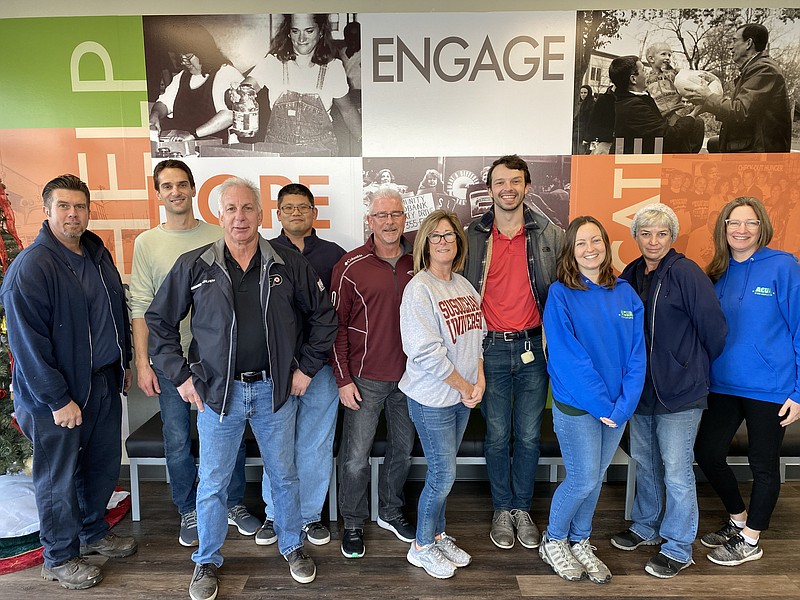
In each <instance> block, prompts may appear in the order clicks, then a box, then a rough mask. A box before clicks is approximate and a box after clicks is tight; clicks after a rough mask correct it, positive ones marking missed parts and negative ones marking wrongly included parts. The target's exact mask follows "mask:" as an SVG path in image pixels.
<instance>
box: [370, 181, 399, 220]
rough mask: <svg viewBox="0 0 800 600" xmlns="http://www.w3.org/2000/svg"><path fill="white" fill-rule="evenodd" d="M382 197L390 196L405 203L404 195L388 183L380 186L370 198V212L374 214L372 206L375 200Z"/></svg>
mask: <svg viewBox="0 0 800 600" xmlns="http://www.w3.org/2000/svg"><path fill="white" fill-rule="evenodd" d="M381 198H390V199H392V200H397V201H398V202H400V204H402V203H403V196H402V195H401V194H400V192H398V191H397V190H396V189H394V188H393V187H389V186H388V185H386V186H383V187H379V188H378V189H377V191H375V192H373V194H372V198H370V200H369V208H368V212H369V214H372V206H373V205H374V204H375V201H376V200H380V199H381Z"/></svg>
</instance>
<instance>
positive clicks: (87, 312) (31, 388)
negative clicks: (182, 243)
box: [0, 175, 136, 589]
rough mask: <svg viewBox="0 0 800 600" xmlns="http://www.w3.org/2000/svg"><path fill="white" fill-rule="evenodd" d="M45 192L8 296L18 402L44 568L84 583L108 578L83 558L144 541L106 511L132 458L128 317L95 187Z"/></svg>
mask: <svg viewBox="0 0 800 600" xmlns="http://www.w3.org/2000/svg"><path fill="white" fill-rule="evenodd" d="M42 199H43V201H44V213H45V215H47V220H45V222H44V223H43V224H42V229H41V231H40V232H39V235H38V236H37V237H36V240H35V241H34V243H33V244H31V245H30V246H29V247H27V248H25V250H23V251H22V252H21V253H20V254H19V256H18V257H17V258H16V260H15V261H14V262H13V263H12V265H11V267H10V268H9V270H8V273H7V274H6V277H5V279H4V280H3V287H2V290H0V300H2V302H3V305H4V306H5V310H6V317H7V320H8V338H9V345H10V348H11V352H12V354H13V355H14V371H13V375H12V377H13V384H14V410H15V411H16V416H17V420H18V421H19V424H20V427H21V428H22V431H23V433H24V434H25V435H26V437H28V438H29V439H30V440H31V441H32V442H33V456H34V460H33V483H34V488H35V493H36V507H37V509H38V512H39V525H40V531H39V537H40V539H41V541H42V545H43V546H44V566H43V567H42V577H43V578H45V579H48V580H51V581H56V580H57V581H59V582H60V583H61V585H62V586H63V587H65V588H67V589H85V588H89V587H92V586H93V585H96V584H97V583H99V582H100V581H102V579H103V575H102V573H101V571H100V569H99V568H98V567H97V566H95V565H91V564H89V563H87V562H85V561H84V560H83V558H82V557H81V555H83V554H103V555H104V556H109V557H114V558H122V557H125V556H130V555H131V554H133V553H134V552H136V541H135V540H134V539H133V538H132V537H123V536H117V535H115V534H113V533H109V532H108V523H106V521H105V519H104V516H105V511H106V505H107V504H108V500H109V498H110V497H111V494H112V493H113V492H114V487H115V486H116V484H117V479H118V478H119V466H120V460H121V458H122V443H121V433H120V429H121V424H122V403H121V401H120V392H122V391H127V389H128V387H129V386H130V381H131V372H130V369H129V368H128V364H129V363H130V358H131V344H130V324H129V321H128V312H127V308H126V306H125V293H124V291H123V288H122V280H121V279H120V276H119V272H118V271H117V269H116V267H115V266H114V262H113V261H112V260H111V255H110V254H109V252H108V250H106V248H105V246H104V245H103V242H102V240H101V239H100V238H99V237H98V236H97V235H95V234H94V233H92V232H90V231H87V229H86V227H87V226H88V223H89V188H88V187H87V186H86V184H85V183H84V182H82V181H81V180H80V179H78V178H77V177H75V176H74V175H62V176H61V177H57V178H56V179H53V180H52V181H50V182H49V183H48V184H47V185H45V186H44V189H43V191H42Z"/></svg>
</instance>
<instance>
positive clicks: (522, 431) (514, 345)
mask: <svg viewBox="0 0 800 600" xmlns="http://www.w3.org/2000/svg"><path fill="white" fill-rule="evenodd" d="M529 341H530V348H531V350H532V351H533V354H534V356H535V360H534V361H533V362H531V363H528V364H525V363H523V362H522V359H521V358H520V356H521V355H522V353H523V352H525V349H526V348H525V342H526V340H524V339H520V340H511V341H508V342H506V341H503V340H495V339H493V338H492V337H491V336H487V337H486V339H485V340H484V342H483V372H484V375H485V377H486V391H485V392H484V394H483V401H482V402H481V413H482V414H483V418H484V420H485V421H486V442H485V444H484V454H485V456H486V470H487V473H488V475H489V483H490V484H491V490H492V504H493V505H494V509H495V510H512V509H515V508H518V509H522V510H530V508H531V498H533V485H534V482H535V481H536V468H537V467H538V466H539V436H540V433H541V428H542V414H543V413H544V406H545V403H546V402H547V385H548V382H549V381H550V380H549V378H548V376H547V362H546V360H545V356H544V351H543V350H542V337H541V336H536V337H532V338H530V340H529ZM512 398H513V399H512ZM512 428H513V429H512ZM512 430H513V433H514V448H513V462H512V459H511V455H510V453H509V450H510V444H511V433H512Z"/></svg>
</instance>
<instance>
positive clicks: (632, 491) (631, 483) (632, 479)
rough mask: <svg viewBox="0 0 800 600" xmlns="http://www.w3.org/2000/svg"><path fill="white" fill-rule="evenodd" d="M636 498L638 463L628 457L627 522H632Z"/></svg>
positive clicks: (626, 487) (626, 485) (626, 486)
mask: <svg viewBox="0 0 800 600" xmlns="http://www.w3.org/2000/svg"><path fill="white" fill-rule="evenodd" d="M635 496H636V461H635V460H633V459H632V458H630V457H628V477H627V480H626V483H625V520H626V521H630V520H631V511H632V510H633V499H634V497H635Z"/></svg>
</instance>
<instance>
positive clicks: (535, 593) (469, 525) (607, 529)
mask: <svg viewBox="0 0 800 600" xmlns="http://www.w3.org/2000/svg"><path fill="white" fill-rule="evenodd" d="M745 487H746V486H745ZM420 489H421V483H419V482H411V483H409V485H408V488H407V495H408V497H409V500H410V502H409V504H410V505H411V504H413V505H414V506H415V504H416V499H417V496H418V494H419V491H420ZM553 489H554V484H548V483H537V492H536V496H537V497H536V499H535V500H534V507H533V517H534V520H535V522H536V523H537V525H539V526H540V527H543V526H544V525H545V523H546V521H547V511H548V508H549V498H550V497H551V495H552V492H553ZM624 492H625V488H624V484H623V483H609V484H606V486H605V487H604V490H603V494H602V496H601V498H600V503H599V506H598V510H597V514H596V516H595V521H594V534H593V536H592V542H593V543H594V544H595V545H596V546H597V547H598V550H597V554H598V556H599V557H600V558H601V559H602V560H604V561H605V562H606V564H608V566H609V567H610V569H611V571H612V573H613V574H614V578H613V580H612V581H611V582H610V583H608V584H606V585H596V584H593V583H591V582H589V581H586V580H584V581H581V582H578V583H569V582H566V581H563V580H561V579H559V578H558V577H556V576H555V575H553V574H552V572H551V570H550V568H549V567H548V566H547V565H545V564H544V563H543V562H542V561H541V560H540V558H539V556H538V553H537V551H535V550H527V549H525V548H522V547H521V546H519V544H517V545H516V546H515V547H514V548H513V549H511V550H499V549H497V548H495V546H494V545H492V543H491V541H490V540H489V536H488V530H489V520H490V518H491V509H490V507H491V502H490V495H489V489H488V484H487V483H486V482H459V483H457V484H456V487H455V489H454V491H453V493H452V494H451V496H450V502H449V506H448V527H447V531H448V533H449V534H451V535H453V536H454V537H456V538H458V544H459V545H460V546H461V547H463V548H464V549H465V550H467V551H468V552H470V553H471V554H472V556H473V563H472V565H470V566H469V567H467V568H464V569H459V570H458V572H457V574H456V576H455V577H453V578H452V579H449V580H445V581H439V580H435V579H433V578H431V577H429V576H428V575H426V574H425V572H424V571H422V569H417V568H415V567H413V566H411V565H410V564H409V563H408V562H407V561H406V558H405V554H406V551H407V549H408V545H407V544H404V543H402V542H400V541H398V540H397V539H396V538H395V537H394V536H393V535H392V534H390V533H389V532H386V531H384V530H382V529H379V528H378V527H377V526H375V525H374V524H370V525H368V526H367V528H366V530H365V541H366V547H367V553H366V556H365V557H364V558H362V559H360V560H346V559H345V558H344V557H343V556H342V555H341V553H340V550H339V538H340V536H339V529H338V528H337V527H332V534H333V540H332V541H331V543H330V544H328V545H326V546H321V547H315V546H307V549H308V550H309V553H310V554H311V555H312V556H313V557H314V559H315V561H316V563H317V579H316V581H314V582H313V583H311V584H309V585H300V584H297V583H295V582H294V581H293V580H292V579H291V577H290V575H289V570H288V566H287V564H286V563H285V562H284V561H283V560H282V559H281V558H280V556H279V554H278V550H277V547H276V546H275V545H273V546H266V547H264V546H256V545H255V544H254V543H253V540H252V538H245V537H242V536H240V535H239V534H238V533H237V532H236V530H235V529H234V528H233V527H231V528H230V529H229V533H228V539H227V541H226V543H225V547H224V548H223V552H224V555H225V565H224V566H223V567H222V569H221V570H220V576H221V583H220V594H219V598H222V599H227V598H231V599H233V598H236V599H246V600H256V599H262V598H263V599H267V598H270V599H273V598H277V599H282V598H303V599H312V598H313V599H317V598H337V599H342V600H360V599H366V598H380V599H383V600H388V599H392V600H394V599H398V600H401V599H413V598H419V599H431V600H438V599H440V598H492V599H495V600H501V599H505V598H520V597H523V598H524V597H531V598H539V599H543V598H572V597H580V598H584V599H585V598H626V599H628V598H653V599H656V598H670V599H674V598H700V597H704V598H709V599H715V598H725V599H738V598H771V599H778V598H785V599H789V598H792V599H795V600H797V599H800V560H798V557H800V519H799V518H798V516H799V515H800V482H790V483H786V484H784V485H783V488H782V490H781V497H780V500H779V502H778V507H777V509H776V511H775V516H774V518H773V521H772V525H771V529H770V530H769V532H767V533H766V535H765V536H764V538H763V541H762V547H763V549H764V558H762V559H761V560H759V561H756V562H751V563H747V564H745V565H742V566H740V567H736V568H726V567H720V566H717V565H714V564H712V563H711V562H710V561H708V560H707V559H706V554H707V552H708V550H707V549H706V548H704V547H703V546H702V545H700V544H699V542H698V543H696V544H695V548H694V558H695V561H696V563H697V564H696V565H693V566H692V567H691V568H689V569H687V570H686V571H684V572H682V573H681V574H680V575H679V576H678V577H676V578H674V579H670V580H659V579H656V578H654V577H651V576H649V575H647V574H646V573H645V572H644V570H643V567H644V564H645V562H646V561H647V559H648V557H649V556H651V555H652V554H654V553H655V552H656V551H657V549H656V548H640V549H639V550H637V551H635V552H622V551H619V550H616V549H614V548H612V547H611V545H610V544H609V542H608V539H609V537H610V536H611V535H612V534H614V533H617V532H618V531H621V530H622V529H624V528H625V527H626V524H625V522H624V521H623V502H624ZM699 493H700V531H701V532H706V531H709V530H714V529H716V528H718V527H719V525H720V524H721V523H722V520H723V519H724V518H725V515H724V512H723V510H722V508H721V505H720V503H719V501H718V500H717V499H716V497H715V496H714V495H713V492H712V491H711V490H710V488H709V487H708V486H707V485H706V484H701V485H700V486H699ZM258 495H259V487H258V485H256V484H253V483H250V484H248V491H247V498H246V501H247V503H248V504H249V505H250V506H251V507H254V510H253V512H254V513H256V512H258V513H259V515H263V512H259V511H263V504H260V501H259V500H258ZM177 526H178V520H177V518H176V516H175V512H174V507H173V506H172V503H171V502H170V500H169V493H168V488H167V485H166V484H165V483H156V482H147V483H144V484H143V493H142V521H140V522H138V523H133V522H132V521H131V520H130V516H128V517H126V518H125V519H124V520H123V521H122V522H121V523H120V524H119V525H117V527H116V531H117V532H119V533H125V534H133V535H134V536H136V538H137V539H138V541H139V552H138V553H137V554H135V555H134V556H132V557H130V558H127V559H120V560H115V559H102V558H101V557H92V559H91V560H92V562H96V563H97V564H103V572H104V574H105V580H104V581H103V582H102V583H101V584H100V585H98V586H97V587H95V588H92V589H90V590H86V591H77V592H73V591H66V590H63V589H62V588H61V587H60V586H59V585H58V584H57V583H53V582H45V581H43V580H42V579H40V577H39V570H40V569H39V567H37V568H34V569H29V570H27V571H22V572H19V573H13V574H10V575H4V576H0V598H2V599H3V600H17V599H24V600H32V599H35V600H49V599H55V598H58V599H63V598H66V597H69V598H106V599H113V600H120V599H125V600H128V599H148V600H150V599H161V598H188V592H187V588H188V585H189V579H190V576H191V573H192V563H191V559H190V555H191V550H190V549H188V548H183V547H182V546H180V545H179V544H178V542H177Z"/></svg>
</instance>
